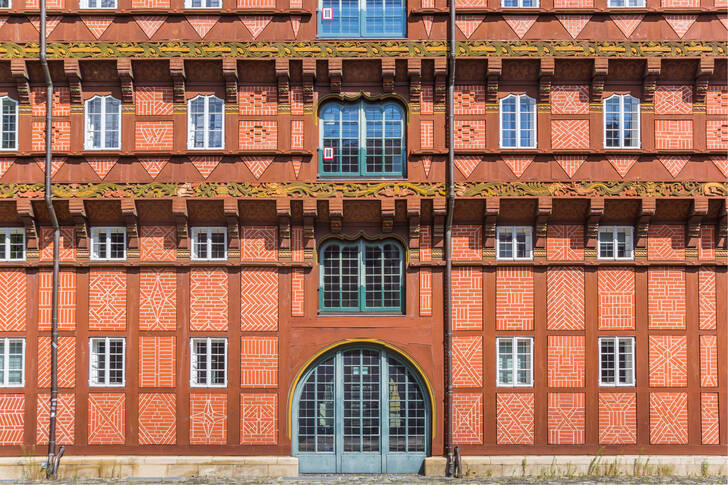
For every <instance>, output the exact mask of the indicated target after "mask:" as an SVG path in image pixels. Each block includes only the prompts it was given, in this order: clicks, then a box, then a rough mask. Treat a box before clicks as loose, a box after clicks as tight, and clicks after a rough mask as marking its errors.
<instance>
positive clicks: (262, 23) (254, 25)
mask: <svg viewBox="0 0 728 485" xmlns="http://www.w3.org/2000/svg"><path fill="white" fill-rule="evenodd" d="M271 20H273V16H272V15H241V16H240V21H241V22H242V23H243V25H244V26H245V28H246V29H248V31H249V32H250V34H251V35H252V36H253V39H256V38H257V37H258V36H259V35H260V34H261V33H262V32H263V31H264V30H265V28H266V27H267V26H268V24H269V23H270V21H271Z"/></svg>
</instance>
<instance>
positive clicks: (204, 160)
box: [188, 155, 222, 180]
mask: <svg viewBox="0 0 728 485" xmlns="http://www.w3.org/2000/svg"><path fill="white" fill-rule="evenodd" d="M188 158H189V159H190V162H192V165H194V166H195V168H196V169H197V171H198V172H200V175H202V178H204V179H205V180H207V177H209V176H210V174H211V173H212V172H214V171H215V169H216V168H217V166H218V164H219V163H220V160H222V157H221V156H214V155H213V156H195V157H188Z"/></svg>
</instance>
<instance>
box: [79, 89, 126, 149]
mask: <svg viewBox="0 0 728 485" xmlns="http://www.w3.org/2000/svg"><path fill="white" fill-rule="evenodd" d="M97 101H98V105H97ZM109 115H111V118H109ZM110 120H111V124H110V123H109V121H110ZM84 130H85V132H84V133H85V136H84V149H86V150H120V149H121V100H120V99H119V98H116V97H114V96H112V95H110V94H108V95H105V96H100V95H95V96H93V97H91V98H89V99H87V100H86V101H85V103H84Z"/></svg>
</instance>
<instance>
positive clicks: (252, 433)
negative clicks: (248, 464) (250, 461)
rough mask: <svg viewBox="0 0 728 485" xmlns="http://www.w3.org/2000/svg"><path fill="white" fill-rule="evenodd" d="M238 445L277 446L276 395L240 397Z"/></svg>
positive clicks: (243, 395) (244, 395)
mask: <svg viewBox="0 0 728 485" xmlns="http://www.w3.org/2000/svg"><path fill="white" fill-rule="evenodd" d="M240 444H241V445H275V444H278V395H277V394H241V395H240Z"/></svg>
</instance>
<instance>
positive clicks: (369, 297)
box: [364, 246, 383, 308]
mask: <svg viewBox="0 0 728 485" xmlns="http://www.w3.org/2000/svg"><path fill="white" fill-rule="evenodd" d="M382 259H383V254H382V250H381V249H380V248H379V247H372V246H367V247H366V249H365V257H364V271H365V273H364V278H365V298H366V306H367V307H369V308H377V307H381V306H383V304H382V303H383V302H382V279H383V275H382V272H383V268H382Z"/></svg>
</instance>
